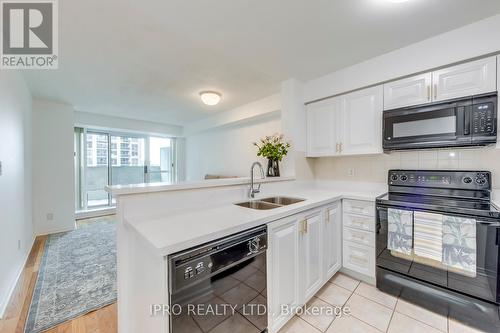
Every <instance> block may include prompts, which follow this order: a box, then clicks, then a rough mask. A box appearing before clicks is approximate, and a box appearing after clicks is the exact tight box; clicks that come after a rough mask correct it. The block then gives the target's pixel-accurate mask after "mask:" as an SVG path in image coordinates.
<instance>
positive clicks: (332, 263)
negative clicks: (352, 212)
mask: <svg viewBox="0 0 500 333" xmlns="http://www.w3.org/2000/svg"><path fill="white" fill-rule="evenodd" d="M323 244H324V266H323V267H324V268H323V274H324V280H326V281H328V280H330V279H331V277H332V276H333V275H335V273H337V272H338V271H339V270H340V268H341V267H342V220H341V214H340V205H339V203H338V202H337V203H335V204H333V205H330V206H327V207H326V208H325V221H324V232H323Z"/></svg>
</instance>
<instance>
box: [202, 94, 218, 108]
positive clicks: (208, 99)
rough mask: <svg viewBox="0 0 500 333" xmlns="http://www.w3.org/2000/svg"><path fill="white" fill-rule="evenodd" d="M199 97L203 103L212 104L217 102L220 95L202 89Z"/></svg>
mask: <svg viewBox="0 0 500 333" xmlns="http://www.w3.org/2000/svg"><path fill="white" fill-rule="evenodd" d="M200 98H201V101H202V102H203V103H204V104H206V105H210V106H213V105H217V104H219V102H220V100H221V98H222V95H221V94H219V93H218V92H215V91H202V92H200Z"/></svg>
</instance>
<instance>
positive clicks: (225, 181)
mask: <svg viewBox="0 0 500 333" xmlns="http://www.w3.org/2000/svg"><path fill="white" fill-rule="evenodd" d="M294 179H295V177H272V178H265V179H255V181H254V182H255V183H256V184H259V183H275V182H283V181H290V180H294ZM245 184H250V177H238V178H221V179H208V180H200V181H182V182H175V183H142V184H131V185H112V186H110V185H106V186H105V190H106V191H107V192H109V193H111V194H112V195H114V196H117V195H127V194H140V193H154V192H165V191H179V190H190V189H201V188H208V187H222V186H234V185H245Z"/></svg>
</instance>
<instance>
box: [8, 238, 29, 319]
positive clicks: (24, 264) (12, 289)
mask: <svg viewBox="0 0 500 333" xmlns="http://www.w3.org/2000/svg"><path fill="white" fill-rule="evenodd" d="M35 239H36V237H35V236H34V237H33V239H32V241H31V246H30V247H29V250H28V251H27V252H26V254H25V255H24V260H23V261H22V265H21V267H20V269H19V270H18V272H17V274H16V278H15V279H14V282H13V284H12V285H11V286H10V288H9V292H8V293H7V297H6V299H5V301H4V302H2V303H0V319H2V318H3V317H4V315H5V311H6V310H7V306H8V305H9V303H10V299H11V298H12V294H13V293H14V290H16V287H17V283H18V282H19V278H20V277H21V274H22V273H23V270H24V267H26V263H27V262H28V258H29V256H30V253H31V251H32V250H33V245H35Z"/></svg>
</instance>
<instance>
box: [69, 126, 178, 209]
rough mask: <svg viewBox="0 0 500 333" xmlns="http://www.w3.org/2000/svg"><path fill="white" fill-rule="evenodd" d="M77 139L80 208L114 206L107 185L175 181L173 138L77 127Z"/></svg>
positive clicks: (76, 169) (78, 205)
mask: <svg viewBox="0 0 500 333" xmlns="http://www.w3.org/2000/svg"><path fill="white" fill-rule="evenodd" d="M75 142H82V144H81V145H80V146H79V145H77V144H75V149H77V150H78V149H80V150H81V152H80V151H79V150H78V151H76V154H75V157H76V158H77V159H78V161H75V175H76V177H78V179H77V181H76V182H77V186H76V188H77V192H78V193H77V198H78V200H77V207H76V209H77V210H86V209H89V208H95V207H104V206H111V205H113V203H114V199H113V198H112V197H111V196H110V195H109V194H108V193H107V192H106V191H105V190H104V187H105V186H106V185H128V184H138V183H144V182H172V181H174V180H175V176H174V168H173V166H174V163H173V161H175V155H174V154H175V150H174V143H175V140H174V139H171V138H161V137H151V136H148V135H138V134H135V133H134V134H125V133H113V132H105V131H100V130H99V131H97V130H91V129H82V128H75ZM78 147H83V148H78ZM82 161H84V162H86V163H83V162H82ZM80 167H81V168H82V169H81V170H80V169H79V168H80Z"/></svg>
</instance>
